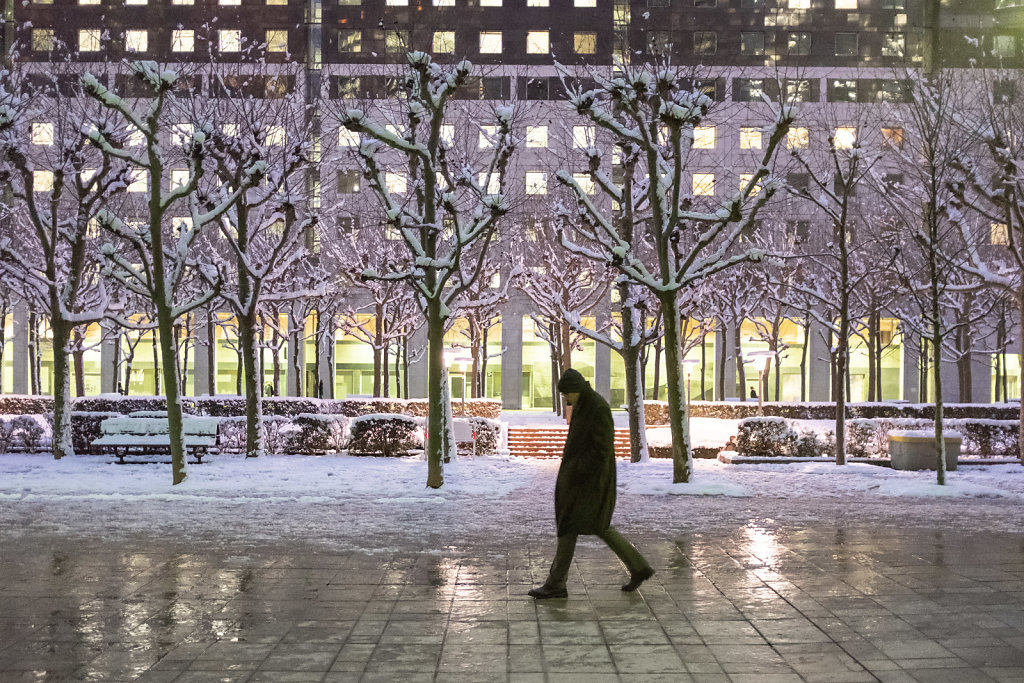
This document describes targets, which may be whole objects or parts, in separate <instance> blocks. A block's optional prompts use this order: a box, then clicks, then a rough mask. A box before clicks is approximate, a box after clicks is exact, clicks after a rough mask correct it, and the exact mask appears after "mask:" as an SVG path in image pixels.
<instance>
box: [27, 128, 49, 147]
mask: <svg viewBox="0 0 1024 683" xmlns="http://www.w3.org/2000/svg"><path fill="white" fill-rule="evenodd" d="M32 144H33V145H47V146H49V145H52V144H53V124H52V123H33V124H32Z"/></svg>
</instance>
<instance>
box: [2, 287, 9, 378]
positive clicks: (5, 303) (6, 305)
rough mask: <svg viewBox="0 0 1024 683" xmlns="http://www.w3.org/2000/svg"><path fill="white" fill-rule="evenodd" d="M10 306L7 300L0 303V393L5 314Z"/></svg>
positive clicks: (5, 327)
mask: <svg viewBox="0 0 1024 683" xmlns="http://www.w3.org/2000/svg"><path fill="white" fill-rule="evenodd" d="M9 312H10V307H9V306H8V304H7V300H6V299H4V300H3V302H2V303H0V394H3V393H4V372H3V368H4V350H5V349H6V348H7V315H8V313H9Z"/></svg>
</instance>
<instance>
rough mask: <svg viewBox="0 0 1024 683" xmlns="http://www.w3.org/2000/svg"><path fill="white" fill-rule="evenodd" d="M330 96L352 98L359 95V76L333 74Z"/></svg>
mask: <svg viewBox="0 0 1024 683" xmlns="http://www.w3.org/2000/svg"><path fill="white" fill-rule="evenodd" d="M331 97H333V98H335V99H343V100H349V99H351V100H354V99H357V98H359V97H361V93H360V88H359V76H335V77H333V78H332V80H331Z"/></svg>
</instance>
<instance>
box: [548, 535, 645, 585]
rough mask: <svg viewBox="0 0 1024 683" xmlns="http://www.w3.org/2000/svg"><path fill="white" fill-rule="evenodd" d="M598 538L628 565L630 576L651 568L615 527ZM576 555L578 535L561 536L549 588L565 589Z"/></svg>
mask: <svg viewBox="0 0 1024 683" xmlns="http://www.w3.org/2000/svg"><path fill="white" fill-rule="evenodd" d="M597 537H598V538H600V539H601V540H602V541H604V542H605V543H607V544H608V547H609V548H611V549H612V552H613V553H615V555H616V556H617V557H618V558H619V560H621V561H622V564H624V565H626V569H628V570H629V573H630V574H636V573H637V572H641V571H643V570H645V569H650V568H651V565H650V564H648V563H647V560H645V559H644V556H643V555H641V554H640V551H638V550H637V549H636V548H634V547H633V544H632V543H630V542H629V541H627V540H626V537H625V536H623V535H622V534H620V533H619V532H618V531H616V529H615V527H613V526H609V527H608V528H607V529H605V530H604V531H603V532H602V533H600V534H597ZM575 553H576V534H566V535H565V536H559V537H558V549H557V550H556V551H555V559H554V560H552V562H551V572H550V574H548V580H547V585H548V586H551V587H552V588H565V580H566V579H567V578H568V576H569V568H570V567H571V566H572V557H573V555H574V554H575Z"/></svg>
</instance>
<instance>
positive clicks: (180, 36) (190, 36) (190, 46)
mask: <svg viewBox="0 0 1024 683" xmlns="http://www.w3.org/2000/svg"><path fill="white" fill-rule="evenodd" d="M195 49H196V32H195V31H193V30H192V29H174V30H173V31H171V52H192V51H193V50H195Z"/></svg>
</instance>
